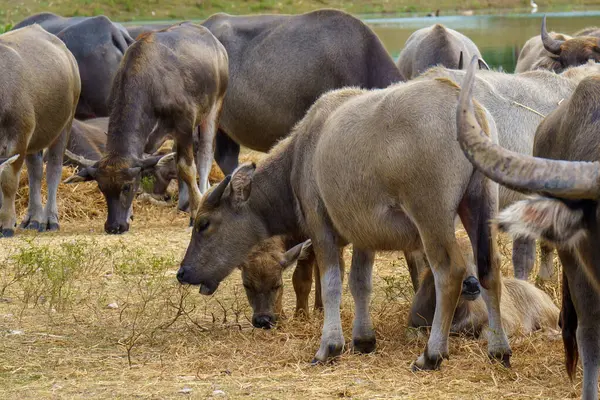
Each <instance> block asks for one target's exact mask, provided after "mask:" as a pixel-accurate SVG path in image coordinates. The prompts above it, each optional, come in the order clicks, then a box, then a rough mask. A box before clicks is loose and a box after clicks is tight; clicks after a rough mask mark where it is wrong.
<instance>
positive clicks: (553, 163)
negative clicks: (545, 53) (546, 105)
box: [456, 57, 600, 199]
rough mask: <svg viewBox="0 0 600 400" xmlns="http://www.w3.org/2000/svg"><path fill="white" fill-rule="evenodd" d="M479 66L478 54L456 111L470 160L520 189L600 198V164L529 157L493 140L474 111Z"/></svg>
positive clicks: (459, 137)
mask: <svg viewBox="0 0 600 400" xmlns="http://www.w3.org/2000/svg"><path fill="white" fill-rule="evenodd" d="M476 66H477V57H474V58H473V60H472V61H471V64H470V65H469V67H468V69H467V75H466V77H465V79H464V81H463V86H462V89H461V91H460V96H459V100H458V101H459V103H458V109H457V110H456V124H457V135H458V141H459V142H460V146H461V148H462V149H463V152H464V153H465V155H466V156H467V158H468V159H469V161H471V163H472V164H473V165H474V166H475V167H476V168H477V169H479V170H480V171H481V172H483V174H484V175H485V176H487V177H488V178H490V179H492V180H494V181H496V182H498V183H500V184H502V185H504V186H506V187H508V188H510V189H513V190H516V191H519V192H524V193H541V194H547V195H550V196H554V197H560V198H576V199H597V198H598V197H600V163H598V162H575V161H558V160H548V159H544V158H538V157H532V156H526V155H523V154H518V153H515V152H512V151H509V150H506V149H505V148H503V147H500V146H499V145H497V144H495V143H492V142H491V141H490V140H489V138H488V137H487V135H486V134H485V133H484V132H483V131H482V129H481V127H480V126H479V124H478V122H477V120H476V119H475V114H474V112H473V102H472V92H473V80H474V75H475V68H476Z"/></svg>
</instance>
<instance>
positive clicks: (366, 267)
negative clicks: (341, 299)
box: [350, 248, 376, 353]
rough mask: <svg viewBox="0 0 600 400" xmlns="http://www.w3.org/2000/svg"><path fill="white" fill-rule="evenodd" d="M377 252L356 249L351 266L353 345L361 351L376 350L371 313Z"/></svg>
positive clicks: (369, 351)
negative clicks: (353, 310)
mask: <svg viewBox="0 0 600 400" xmlns="http://www.w3.org/2000/svg"><path fill="white" fill-rule="evenodd" d="M374 260H375V253H373V252H372V251H363V250H359V249H356V248H355V249H354V251H353V253H352V264H351V266H350V292H351V293H352V297H353V298H354V309H355V314H354V324H353V326H352V346H353V348H354V350H356V351H359V352H361V353H371V352H372V351H374V350H375V343H376V339H375V331H374V330H373V323H372V322H371V315H370V313H369V304H370V302H371V292H372V290H373V283H372V278H373V261H374Z"/></svg>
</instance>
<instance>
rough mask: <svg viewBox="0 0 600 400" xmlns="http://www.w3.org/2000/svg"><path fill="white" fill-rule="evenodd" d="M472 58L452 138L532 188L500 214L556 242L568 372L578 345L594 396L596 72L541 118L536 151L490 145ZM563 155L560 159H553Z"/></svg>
mask: <svg viewBox="0 0 600 400" xmlns="http://www.w3.org/2000/svg"><path fill="white" fill-rule="evenodd" d="M474 73H475V62H474V60H473V62H472V63H471V66H470V69H469V73H468V75H467V78H466V79H465V81H464V83H463V89H462V92H461V96H460V99H459V106H458V109H457V111H456V118H457V125H458V140H459V142H460V145H461V146H462V148H463V150H464V153H465V155H466V156H467V158H468V159H469V160H470V161H471V162H472V163H473V165H474V166H475V167H476V168H477V170H479V171H481V172H482V173H483V174H485V175H486V176H488V177H489V178H491V179H493V180H495V181H496V182H498V183H500V184H502V185H505V186H508V187H510V188H511V189H513V190H517V191H521V192H523V193H530V194H537V196H535V197H530V198H528V199H526V200H522V201H520V202H518V203H516V204H514V205H512V206H511V207H509V208H508V209H506V210H504V211H503V212H502V213H501V214H500V215H499V216H498V219H497V221H498V226H499V227H500V229H502V230H505V231H507V232H509V233H510V234H512V235H513V236H517V237H519V236H524V237H528V238H531V239H543V240H545V241H548V242H551V243H553V244H554V245H556V246H557V248H558V254H559V257H560V261H561V263H562V265H563V285H562V287H563V299H562V311H561V326H562V331H563V341H564V345H565V351H566V366H567V372H568V373H569V375H570V376H571V378H572V377H573V375H574V373H575V368H576V366H577V359H578V350H579V352H581V357H582V364H583V389H582V390H583V398H584V399H597V398H598V370H599V367H600V324H599V323H598V321H600V264H599V263H600V248H599V247H598V242H599V240H600V237H599V232H600V225H599V224H598V221H599V219H598V217H599V215H598V213H599V209H598V199H599V198H600V162H599V160H600V153H599V152H598V151H599V150H598V149H600V120H599V119H598V115H599V114H600V109H599V106H598V101H597V99H599V98H600V78H599V76H598V75H596V76H591V77H587V78H585V79H583V80H582V81H581V82H580V83H579V85H578V86H577V88H576V89H575V91H574V93H573V95H572V96H571V97H570V98H569V99H567V100H565V101H564V102H563V103H562V104H561V105H560V106H559V107H558V108H557V109H556V111H554V112H553V113H552V114H550V115H549V116H548V117H547V118H546V119H544V121H543V122H542V123H541V124H540V126H539V128H538V131H537V133H536V141H535V146H534V155H533V156H530V155H524V154H518V153H515V152H512V151H510V150H508V149H505V148H502V147H500V146H498V145H495V144H493V143H490V141H489V140H488V138H487V137H486V135H485V134H484V133H483V132H482V131H481V128H480V125H479V123H478V122H477V121H476V119H475V117H474V115H473V104H472V102H471V97H472V89H473V75H474ZM559 160H564V161H559Z"/></svg>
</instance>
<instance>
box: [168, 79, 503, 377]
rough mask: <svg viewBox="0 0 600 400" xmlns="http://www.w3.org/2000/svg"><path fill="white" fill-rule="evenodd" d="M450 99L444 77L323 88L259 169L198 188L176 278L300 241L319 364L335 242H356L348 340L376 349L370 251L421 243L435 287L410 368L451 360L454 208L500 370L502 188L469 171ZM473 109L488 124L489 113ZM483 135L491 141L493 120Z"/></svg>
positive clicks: (335, 320) (205, 279)
mask: <svg viewBox="0 0 600 400" xmlns="http://www.w3.org/2000/svg"><path fill="white" fill-rule="evenodd" d="M457 97H458V87H457V86H456V84H454V83H453V82H451V81H449V80H448V79H437V80H436V79H433V80H424V81H419V82H410V83H406V84H398V85H392V86H390V87H389V88H387V89H381V90H372V91H368V90H364V89H358V88H346V89H341V90H336V91H332V92H329V93H327V94H325V95H323V96H322V97H321V98H320V99H319V100H318V101H317V102H316V103H315V104H314V105H313V106H312V107H311V108H310V109H309V111H308V112H307V114H306V116H305V117H304V118H303V119H302V120H301V121H300V122H299V123H298V124H297V125H296V126H295V128H294V130H293V131H292V133H291V134H290V136H289V137H288V138H286V139H284V140H283V141H281V142H280V143H279V144H278V145H277V146H275V147H274V148H273V149H272V150H271V151H270V152H269V154H268V155H267V156H266V158H264V159H263V160H262V161H261V163H260V164H259V165H258V167H256V166H255V165H254V164H243V165H242V166H240V167H239V168H237V169H236V171H235V172H234V173H233V175H231V176H230V177H229V178H226V179H225V180H224V181H223V182H221V183H220V184H219V185H217V186H216V187H214V188H212V189H211V190H210V191H209V192H208V193H207V194H206V195H205V196H204V197H203V199H202V202H201V206H200V210H199V212H198V214H197V218H196V221H195V224H194V229H193V233H192V239H191V242H190V244H189V246H188V249H187V251H186V254H185V257H184V259H183V261H182V262H181V267H180V269H179V271H178V273H177V278H178V280H179V281H180V282H181V283H188V284H194V285H199V286H200V292H201V293H202V294H206V295H209V294H212V293H214V292H215V290H216V289H217V287H218V286H219V283H220V282H221V281H222V280H223V279H224V278H225V277H226V276H227V275H229V274H230V273H231V271H232V270H233V269H235V267H236V266H237V265H240V264H241V263H243V262H244V260H245V259H246V257H247V255H248V253H249V252H250V250H251V249H252V247H253V246H255V245H256V244H258V243H259V242H260V241H262V240H265V239H267V238H269V237H272V236H275V235H286V234H289V235H296V236H297V237H309V238H310V239H311V240H312V247H313V250H314V252H315V256H316V261H317V263H318V265H319V270H320V280H321V288H322V292H321V295H322V298H323V306H324V311H325V322H324V325H323V334H322V338H321V346H320V348H319V350H318V352H317V354H316V356H315V359H314V362H325V361H327V360H328V359H330V358H331V357H335V356H337V355H339V354H340V353H341V351H342V349H343V346H344V337H343V334H342V326H341V320H340V300H341V290H342V280H341V274H340V268H339V267H340V252H339V249H340V248H341V247H343V246H344V245H346V244H347V243H352V244H353V254H352V265H351V271H350V282H349V286H350V291H351V293H352V296H353V298H354V301H355V310H356V315H355V319H354V327H353V333H352V336H353V346H354V348H355V350H357V351H361V352H370V351H373V350H374V348H375V332H374V330H373V328H372V323H371V317H370V314H369V301H370V294H371V275H372V267H373V261H374V252H375V251H377V250H406V249H418V248H420V246H421V241H422V243H423V245H424V248H425V249H426V254H427V258H428V260H429V262H430V264H431V266H432V268H433V271H434V276H435V286H436V292H437V293H439V296H438V297H437V299H436V311H435V317H434V321H433V328H432V334H431V336H430V338H429V341H428V344H427V347H426V348H425V351H424V353H423V354H422V355H421V356H420V357H419V358H418V360H417V361H416V362H415V364H414V368H415V369H435V368H438V367H439V366H440V364H441V362H442V359H443V358H445V357H447V356H448V334H449V332H450V325H451V321H452V315H453V313H454V308H455V306H456V303H457V301H458V297H459V295H460V293H461V286H462V280H463V277H464V273H465V270H466V264H465V260H464V258H463V257H462V254H461V251H460V248H459V247H458V244H457V242H456V237H455V232H454V223H455V217H456V215H457V213H458V215H460V217H461V220H462V223H463V225H464V226H465V228H466V230H467V232H468V233H469V236H470V238H471V240H472V243H473V245H474V248H476V254H477V257H476V258H477V265H478V271H479V278H480V280H481V283H482V286H483V287H484V288H486V289H488V290H487V291H486V292H485V300H486V304H487V305H488V312H489V315H490V327H491V329H490V337H489V341H488V349H489V353H490V355H491V356H493V357H496V358H499V359H502V360H503V362H504V364H505V365H508V364H509V359H510V354H511V350H510V346H509V344H508V339H507V337H506V335H505V333H504V330H503V328H502V325H501V319H500V303H499V300H500V297H499V296H500V292H499V291H500V288H501V281H500V273H499V268H498V267H499V266H498V255H497V249H496V247H495V243H496V242H495V238H494V237H493V236H494V235H493V233H492V231H491V230H490V227H489V225H488V224H487V220H488V219H489V218H491V217H492V215H494V213H495V212H496V209H497V204H496V203H497V198H498V197H497V196H498V195H497V193H496V190H497V186H496V185H494V184H493V183H492V182H491V181H489V180H487V179H486V178H485V177H483V175H481V174H479V173H476V172H475V173H474V169H473V167H472V166H471V164H470V163H469V161H468V160H467V159H465V157H464V156H463V154H462V151H461V149H460V147H459V146H458V143H457V142H456V130H455V127H456V125H455V123H453V121H454V120H455V113H456V107H455V104H456V100H457ZM407 99H410V100H409V101H407ZM432 99H434V101H433V103H432ZM432 107H435V108H434V109H435V112H432ZM479 111H480V113H479V116H480V117H481V120H482V122H483V121H486V118H485V117H484V115H485V114H486V111H485V110H484V109H483V108H481V109H479ZM424 121H426V122H424ZM489 133H490V135H492V137H495V135H496V131H495V128H494V126H493V125H490V126H489ZM440 149H443V151H441V150H440ZM425 160H426V161H425Z"/></svg>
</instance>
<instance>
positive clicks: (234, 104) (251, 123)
mask: <svg viewBox="0 0 600 400" xmlns="http://www.w3.org/2000/svg"><path fill="white" fill-rule="evenodd" d="M202 25H204V26H205V27H206V28H208V29H209V30H210V31H211V32H212V33H213V35H215V37H216V38H217V39H219V41H220V42H221V43H222V44H223V46H225V49H227V54H228V55H229V76H230V82H229V87H228V95H227V96H226V97H225V103H224V104H223V114H222V115H221V121H220V124H219V130H220V134H219V135H218V136H217V145H216V147H217V148H216V150H217V152H216V155H215V156H216V160H217V162H218V163H219V166H221V168H222V169H223V171H224V172H225V173H226V174H229V173H231V172H232V171H233V169H235V167H236V166H237V160H238V155H239V149H240V147H239V145H240V144H241V145H243V146H245V147H248V148H250V149H253V150H258V151H267V150H269V149H270V148H271V147H272V146H273V145H274V144H275V143H277V141H278V140H280V139H281V138H283V137H285V136H286V135H287V134H288V133H289V132H290V130H291V129H292V127H293V126H294V124H296V122H298V121H299V120H300V119H301V118H302V117H303V116H304V114H305V113H306V111H307V110H308V108H309V107H310V106H311V105H312V104H313V103H314V102H315V101H316V100H317V98H318V97H319V96H320V95H322V94H323V93H325V92H327V91H329V90H331V89H337V88H341V87H345V86H356V87H362V88H367V89H370V88H384V87H387V86H389V85H390V84H391V83H395V82H398V81H402V80H404V79H403V77H402V75H401V74H400V72H399V71H398V68H396V66H395V64H394V61H393V60H392V58H391V57H390V55H389V54H388V53H387V51H386V50H385V48H384V47H383V44H382V43H381V41H380V40H379V38H378V37H377V35H375V33H374V32H373V31H372V30H371V29H370V28H369V27H368V26H367V25H365V24H364V23H363V22H362V21H361V20H359V19H358V18H355V17H353V16H351V15H349V14H347V13H345V12H342V11H338V10H318V11H312V12H309V13H306V14H300V15H255V16H232V15H227V14H222V13H221V14H215V15H213V16H211V17H210V18H208V19H207V20H205V21H204V22H203V23H202ZM290 93H293V96H291V95H290ZM229 138H231V139H233V140H230V139H229Z"/></svg>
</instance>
